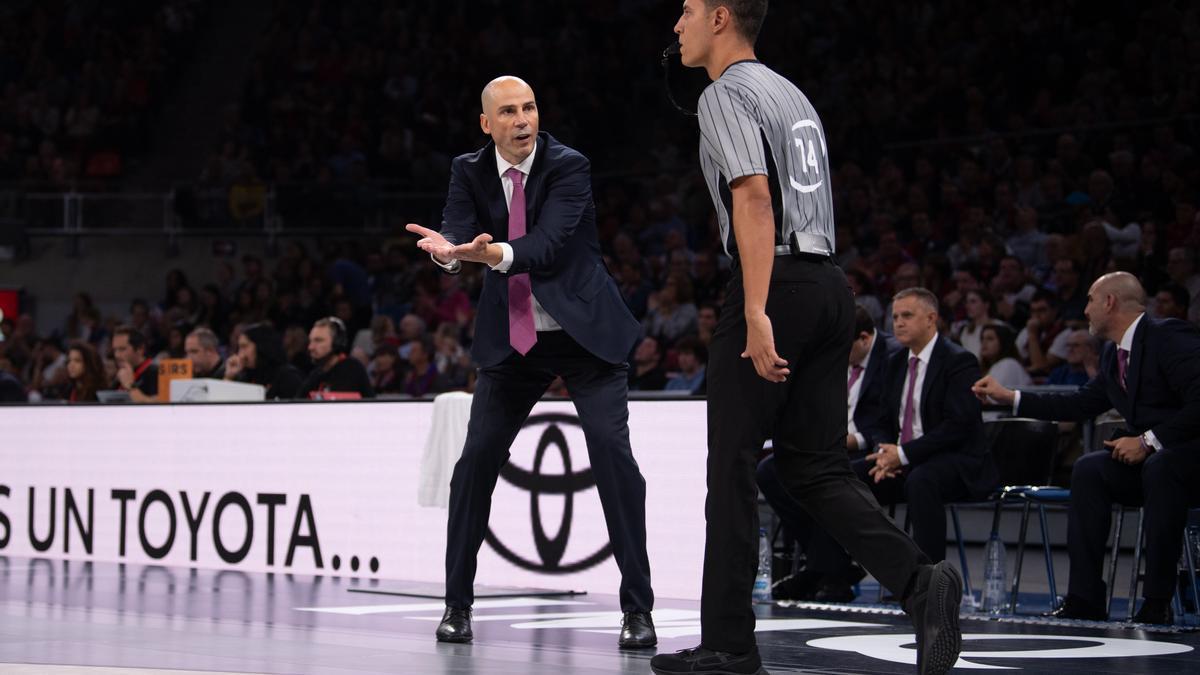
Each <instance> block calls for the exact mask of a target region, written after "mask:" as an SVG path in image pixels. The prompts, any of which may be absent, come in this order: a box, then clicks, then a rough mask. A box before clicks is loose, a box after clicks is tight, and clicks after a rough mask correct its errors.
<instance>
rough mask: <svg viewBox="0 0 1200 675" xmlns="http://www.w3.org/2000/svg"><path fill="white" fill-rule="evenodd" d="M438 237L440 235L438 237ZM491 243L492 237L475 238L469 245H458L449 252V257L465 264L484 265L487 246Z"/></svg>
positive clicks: (481, 236)
mask: <svg viewBox="0 0 1200 675" xmlns="http://www.w3.org/2000/svg"><path fill="white" fill-rule="evenodd" d="M439 236H440V235H439ZM491 241H492V235H490V234H487V233H486V232H485V233H484V234H481V235H479V236H478V237H475V238H474V239H473V240H471V243H469V244H459V245H458V246H455V247H454V249H453V250H452V251H451V257H452V258H454V259H455V260H462V261H465V262H477V263H486V262H488V260H487V252H488V244H489V243H491Z"/></svg>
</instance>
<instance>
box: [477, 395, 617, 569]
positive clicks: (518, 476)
mask: <svg viewBox="0 0 1200 675" xmlns="http://www.w3.org/2000/svg"><path fill="white" fill-rule="evenodd" d="M543 424H544V425H546V428H545V429H544V430H543V431H542V435H541V437H540V438H539V439H538V443H537V449H536V451H535V452H534V456H533V466H532V468H531V469H529V470H526V469H524V468H522V467H519V466H517V465H516V464H514V463H513V462H511V461H510V462H507V463H505V465H504V466H503V467H501V469H500V478H502V479H504V481H505V482H507V483H509V484H510V485H512V486H513V487H515V488H517V489H518V490H523V491H525V492H528V493H529V522H530V524H531V526H532V529H533V544H534V548H535V550H536V551H537V558H538V559H537V560H527V559H526V558H524V557H522V556H521V555H519V554H517V553H515V552H514V551H513V550H512V549H510V548H509V547H508V546H505V545H504V543H502V542H501V541H500V539H499V538H498V537H497V536H496V534H495V532H493V531H492V528H491V527H490V526H489V527H488V531H487V534H486V535H485V536H484V540H485V541H487V543H488V545H489V546H491V547H492V549H493V550H495V551H496V553H498V554H499V555H500V557H502V558H504V559H505V560H507V561H509V562H510V563H512V564H514V565H516V566H517V567H520V568H521V569H526V570H529V571H532V572H541V573H544V574H571V573H574V572H581V571H583V570H586V569H589V568H591V567H594V566H596V565H598V564H599V563H601V562H603V561H604V560H605V559H607V558H608V557H609V556H610V555H612V542H609V541H605V543H604V545H603V546H601V547H600V549H599V550H597V551H595V552H594V553H592V554H590V555H588V556H586V557H584V558H582V559H580V560H576V561H572V562H564V560H563V556H564V553H565V552H566V550H567V543H568V541H569V540H570V537H571V520H572V517H573V515H574V512H575V497H576V495H577V494H579V493H583V492H586V491H588V490H591V489H593V488H595V487H596V478H595V476H594V475H593V474H592V469H591V467H587V468H584V469H581V470H579V471H575V470H573V468H572V466H571V452H570V448H569V447H568V445H567V438H566V436H565V435H564V434H563V429H562V428H563V427H564V426H567V427H580V424H579V418H578V417H577V416H575V415H567V414H561V413H546V414H541V415H531V416H530V417H529V418H528V419H527V420H525V424H524V427H525V428H529V427H535V426H538V425H543ZM551 451H553V452H557V453H558V456H559V457H560V458H561V459H562V467H563V468H562V473H557V474H544V473H542V465H543V463H544V461H545V459H546V453H547V452H551ZM543 496H561V497H562V498H563V508H562V522H561V523H559V527H558V533H557V534H556V535H554V536H553V537H550V536H549V535H547V534H546V529H545V527H543V523H542V507H541V503H540V502H541V498H542V497H543Z"/></svg>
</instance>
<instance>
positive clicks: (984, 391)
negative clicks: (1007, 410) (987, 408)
mask: <svg viewBox="0 0 1200 675" xmlns="http://www.w3.org/2000/svg"><path fill="white" fill-rule="evenodd" d="M971 392H972V393H974V394H975V396H976V397H977V398H978V399H979V400H980V401H983V402H984V403H987V402H988V399H991V400H993V401H995V402H996V403H1001V404H1004V405H1012V402H1013V400H1015V399H1016V394H1015V393H1013V390H1011V389H1006V388H1005V387H1004V386H1003V385H1001V384H1000V383H999V382H997V381H996V378H994V377H992V376H991V375H986V376H984V377H983V378H982V379H981V380H979V381H978V382H976V383H975V384H973V385H971Z"/></svg>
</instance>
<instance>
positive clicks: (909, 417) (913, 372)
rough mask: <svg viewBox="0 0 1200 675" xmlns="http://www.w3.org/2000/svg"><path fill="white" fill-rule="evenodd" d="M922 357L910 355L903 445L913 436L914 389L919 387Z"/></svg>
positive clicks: (901, 440)
mask: <svg viewBox="0 0 1200 675" xmlns="http://www.w3.org/2000/svg"><path fill="white" fill-rule="evenodd" d="M920 361H921V360H920V359H918V358H917V357H915V356H910V357H909V359H908V396H907V397H905V400H904V424H902V425H901V426H900V444H901V445H903V444H905V443H907V442H909V441H911V440H912V437H913V416H914V415H915V414H916V411H915V410H913V389H916V388H917V364H918V363H920Z"/></svg>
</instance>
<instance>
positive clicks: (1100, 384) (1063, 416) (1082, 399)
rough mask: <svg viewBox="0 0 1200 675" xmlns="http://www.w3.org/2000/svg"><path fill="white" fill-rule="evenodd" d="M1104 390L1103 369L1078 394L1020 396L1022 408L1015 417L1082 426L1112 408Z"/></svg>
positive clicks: (1025, 393)
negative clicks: (1073, 423)
mask: <svg viewBox="0 0 1200 675" xmlns="http://www.w3.org/2000/svg"><path fill="white" fill-rule="evenodd" d="M1107 390H1108V380H1107V377H1106V376H1105V369H1104V368H1101V369H1100V372H1099V373H1096V376H1095V377H1093V378H1092V379H1091V380H1088V383H1087V384H1085V385H1083V386H1082V387H1080V388H1079V391H1076V392H1073V393H1070V394H1031V393H1029V392H1021V405H1020V406H1019V407H1018V408H1017V414H1018V415H1020V416H1021V417H1032V418H1034V419H1039V420H1054V421H1057V422H1082V421H1083V420H1088V419H1091V418H1093V417H1095V416H1097V415H1099V414H1101V413H1103V412H1105V411H1106V410H1108V409H1109V408H1112V407H1113V405H1112V401H1110V400H1109V399H1108V393H1107Z"/></svg>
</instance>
